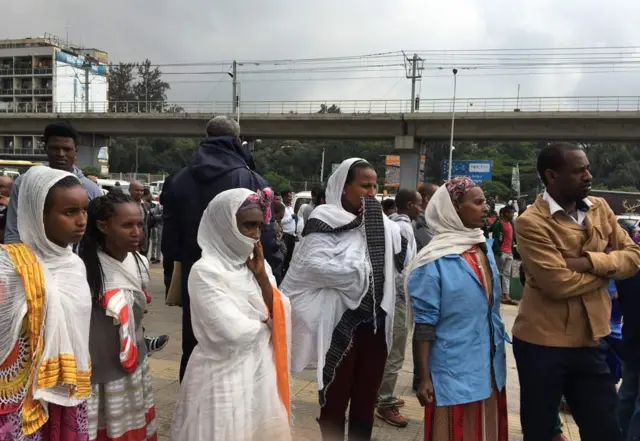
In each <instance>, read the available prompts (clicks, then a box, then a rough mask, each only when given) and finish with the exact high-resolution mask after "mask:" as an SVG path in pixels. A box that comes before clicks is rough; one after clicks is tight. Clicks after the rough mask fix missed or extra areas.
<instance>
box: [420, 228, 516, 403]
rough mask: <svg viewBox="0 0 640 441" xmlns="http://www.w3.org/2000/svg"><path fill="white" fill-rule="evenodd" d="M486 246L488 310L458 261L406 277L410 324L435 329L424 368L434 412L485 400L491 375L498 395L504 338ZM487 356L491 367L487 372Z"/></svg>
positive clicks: (440, 263) (503, 364) (490, 253)
mask: <svg viewBox="0 0 640 441" xmlns="http://www.w3.org/2000/svg"><path fill="white" fill-rule="evenodd" d="M491 242H492V241H490V240H489V241H487V257H488V258H489V263H490V265H491V271H492V273H493V303H492V306H491V309H489V302H488V301H487V296H486V294H485V292H484V290H483V289H482V285H481V284H480V280H478V277H477V276H476V274H475V272H474V271H473V269H472V268H471V266H469V264H468V263H467V262H466V261H465V260H464V259H463V258H462V256H460V255H449V256H445V257H442V258H440V259H438V260H436V261H435V262H431V263H429V264H427V265H424V266H422V267H419V268H417V269H415V270H414V271H413V272H412V273H411V275H410V276H409V281H408V290H409V296H410V297H411V302H412V305H413V311H414V316H415V322H416V323H423V324H428V325H433V326H435V331H436V337H435V341H433V342H432V344H431V351H430V353H429V368H430V371H431V378H432V381H433V387H434V391H435V397H436V403H437V405H438V406H452V405H457V404H465V403H471V402H474V401H480V400H484V399H487V398H489V397H490V396H491V393H492V375H491V372H492V371H491V369H493V375H494V378H495V381H496V386H497V387H498V390H499V391H502V389H503V388H504V387H505V383H506V375H507V372H506V371H507V356H506V352H505V340H506V341H508V340H509V337H508V335H507V334H506V332H505V329H504V322H503V321H502V317H501V316H500V296H501V292H500V291H501V285H500V277H499V274H500V273H499V272H498V267H497V265H496V260H495V257H494V255H493V251H492V250H491V245H492V243H491ZM491 337H492V338H493V340H492V339H491ZM492 351H493V366H490V364H491V353H492Z"/></svg>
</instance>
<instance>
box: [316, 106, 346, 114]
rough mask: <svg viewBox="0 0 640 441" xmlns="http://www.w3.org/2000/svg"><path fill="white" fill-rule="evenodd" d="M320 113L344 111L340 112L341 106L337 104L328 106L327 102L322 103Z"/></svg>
mask: <svg viewBox="0 0 640 441" xmlns="http://www.w3.org/2000/svg"><path fill="white" fill-rule="evenodd" d="M318 113H321V114H325V113H342V112H340V107H338V106H336V105H335V104H332V105H331V106H328V107H327V105H326V104H320V110H319V111H318Z"/></svg>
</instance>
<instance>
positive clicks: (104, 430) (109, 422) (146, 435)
mask: <svg viewBox="0 0 640 441" xmlns="http://www.w3.org/2000/svg"><path fill="white" fill-rule="evenodd" d="M91 389H92V394H91V398H90V399H89V402H88V404H89V439H90V440H91V441H156V440H157V438H158V437H157V434H156V411H155V406H154V402H153V390H152V386H151V374H150V372H149V362H148V359H147V358H146V357H145V359H144V360H143V362H142V363H141V364H140V366H138V369H136V371H135V372H134V373H133V374H130V375H127V376H125V377H123V378H120V379H119V380H115V381H111V382H109V383H102V384H94V385H92V386H91Z"/></svg>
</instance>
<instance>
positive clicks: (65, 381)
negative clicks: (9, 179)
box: [0, 167, 91, 441]
mask: <svg viewBox="0 0 640 441" xmlns="http://www.w3.org/2000/svg"><path fill="white" fill-rule="evenodd" d="M18 202H19V204H18V231H19V233H20V237H21V238H22V240H23V242H24V243H23V244H14V245H5V246H2V248H1V249H0V439H2V440H25V441H80V440H82V441H86V440H87V430H88V429H87V407H86V400H87V398H88V397H89V395H90V393H91V387H90V375H91V363H90V357H89V338H88V335H89V317H90V315H91V294H90V291H89V286H88V285H87V280H86V275H85V267H84V264H83V263H82V261H81V260H80V258H79V257H78V256H76V255H75V254H73V252H72V250H71V244H74V243H77V242H79V241H80V239H81V238H82V235H83V233H84V230H85V227H86V214H85V210H86V206H87V203H88V199H87V192H86V191H85V190H84V188H83V187H82V184H81V183H80V181H79V180H78V178H76V177H75V176H74V175H72V174H71V173H67V172H64V171H60V170H54V169H51V168H49V167H32V168H31V169H30V170H29V171H28V172H27V173H26V174H25V175H24V178H23V180H22V187H21V191H20V196H19V201H18Z"/></svg>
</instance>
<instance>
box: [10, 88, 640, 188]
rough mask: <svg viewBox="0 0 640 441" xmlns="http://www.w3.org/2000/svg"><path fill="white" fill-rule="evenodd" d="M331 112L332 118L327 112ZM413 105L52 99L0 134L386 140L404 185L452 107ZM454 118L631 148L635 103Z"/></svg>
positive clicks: (486, 129)
mask: <svg viewBox="0 0 640 441" xmlns="http://www.w3.org/2000/svg"><path fill="white" fill-rule="evenodd" d="M334 105H335V106H337V107H338V108H339V109H340V112H339V113H337V112H335V113H334V112H332V111H331V110H332V106H334ZM410 107H411V103H410V101H409V100H386V101H376V100H368V101H337V100H336V101H277V102H276V101H244V102H241V103H240V113H239V115H234V113H233V109H232V103H231V102H165V103H158V102H108V103H107V102H103V103H100V102H93V103H91V106H90V108H92V109H93V110H94V111H93V112H89V113H85V112H83V109H84V105H83V104H78V103H63V102H57V103H48V104H45V106H44V107H42V106H40V107H38V108H34V109H32V110H34V111H33V112H26V111H24V110H25V109H21V108H4V109H3V108H0V136H2V135H3V134H17V133H19V134H24V135H39V134H41V133H42V131H43V129H44V127H45V126H46V125H47V124H49V123H51V122H54V121H60V120H63V121H68V122H70V123H71V124H73V126H74V127H75V128H76V130H78V131H79V132H80V133H82V134H83V135H85V137H86V136H87V135H88V136H89V137H91V136H92V137H93V139H96V137H98V138H99V139H104V137H114V136H176V137H178V136H179V137H190V136H197V137H199V136H203V135H204V129H205V126H206V123H207V121H208V120H209V119H210V118H211V117H212V116H214V115H234V116H236V117H239V119H240V124H241V127H242V133H243V135H244V136H245V137H247V138H248V139H258V138H281V139H318V138H335V139H348V138H353V139H389V140H391V139H393V140H394V141H395V146H396V149H397V150H398V151H399V153H400V156H401V175H402V176H403V177H408V178H407V179H408V180H406V181H405V179H401V181H404V182H407V183H408V182H411V181H414V179H413V177H415V176H417V174H418V169H419V151H420V145H421V142H422V141H425V140H448V139H449V136H450V131H451V117H452V111H453V109H454V102H453V101H452V100H450V99H432V100H424V99H423V100H422V101H421V102H420V106H419V109H418V110H417V111H416V112H415V113H411V109H410ZM455 120H456V121H455V137H454V139H455V140H457V141H460V140H477V141H479V140H543V141H546V140H573V141H587V140H588V141H635V140H640V97H634V96H620V97H616V96H602V97H595V96H592V97H523V98H460V99H457V100H456V101H455ZM103 145H104V144H103ZM93 147H94V149H96V148H97V147H99V146H96V145H94V146H93ZM89 150H92V149H89ZM0 153H3V152H1V151H0ZM4 153H6V152H4ZM96 154H97V151H96ZM401 185H403V182H401Z"/></svg>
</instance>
